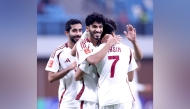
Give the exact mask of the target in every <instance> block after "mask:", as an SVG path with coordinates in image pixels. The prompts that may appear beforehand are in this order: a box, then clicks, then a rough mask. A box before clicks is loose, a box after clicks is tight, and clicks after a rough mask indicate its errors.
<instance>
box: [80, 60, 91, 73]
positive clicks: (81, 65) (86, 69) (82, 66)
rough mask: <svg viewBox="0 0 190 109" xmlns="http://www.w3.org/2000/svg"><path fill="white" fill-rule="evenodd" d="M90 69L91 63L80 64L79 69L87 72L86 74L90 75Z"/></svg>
mask: <svg viewBox="0 0 190 109" xmlns="http://www.w3.org/2000/svg"><path fill="white" fill-rule="evenodd" d="M88 67H89V63H88V62H85V63H82V64H80V66H79V68H80V69H81V70H82V71H83V72H85V73H88Z"/></svg>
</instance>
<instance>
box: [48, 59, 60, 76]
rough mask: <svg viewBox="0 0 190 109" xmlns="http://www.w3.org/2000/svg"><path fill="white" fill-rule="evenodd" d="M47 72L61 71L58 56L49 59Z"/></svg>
mask: <svg viewBox="0 0 190 109" xmlns="http://www.w3.org/2000/svg"><path fill="white" fill-rule="evenodd" d="M45 70H46V71H50V72H57V71H58V70H59V61H58V59H57V56H55V57H54V58H51V57H50V58H49V60H48V63H47V65H46V68H45Z"/></svg>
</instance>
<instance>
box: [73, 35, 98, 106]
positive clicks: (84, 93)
mask: <svg viewBox="0 0 190 109" xmlns="http://www.w3.org/2000/svg"><path fill="white" fill-rule="evenodd" d="M76 48H77V54H76V55H77V63H78V64H79V65H80V66H79V68H80V69H81V70H82V71H83V72H85V74H84V76H83V78H82V80H81V84H80V85H79V89H78V94H77V97H76V99H77V100H84V101H92V102H95V103H97V102H98V98H97V83H98V75H97V70H96V67H95V66H93V65H90V64H89V63H88V62H87V61H86V60H85V59H86V58H87V57H88V56H90V55H91V53H93V49H94V46H93V44H92V43H91V42H90V41H89V40H88V39H87V38H86V39H84V40H79V42H77V46H76Z"/></svg>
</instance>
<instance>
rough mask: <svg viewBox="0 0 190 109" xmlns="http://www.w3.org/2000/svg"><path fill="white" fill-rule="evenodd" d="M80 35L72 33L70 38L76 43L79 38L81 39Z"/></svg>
mask: <svg viewBox="0 0 190 109" xmlns="http://www.w3.org/2000/svg"><path fill="white" fill-rule="evenodd" d="M80 37H81V36H78V35H77V36H71V35H69V38H70V40H71V41H72V42H73V43H76V42H77V41H78V40H79V39H80ZM75 38H77V39H75Z"/></svg>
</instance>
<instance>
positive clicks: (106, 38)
mask: <svg viewBox="0 0 190 109" xmlns="http://www.w3.org/2000/svg"><path fill="white" fill-rule="evenodd" d="M109 36H110V34H105V35H104V37H103V38H102V40H101V43H106V42H107V40H108V38H109Z"/></svg>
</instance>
